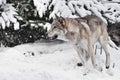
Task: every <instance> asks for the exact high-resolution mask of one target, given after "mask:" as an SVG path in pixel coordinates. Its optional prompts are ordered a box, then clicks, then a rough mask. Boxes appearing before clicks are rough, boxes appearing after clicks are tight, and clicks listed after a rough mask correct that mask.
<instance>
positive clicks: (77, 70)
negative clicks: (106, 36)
mask: <svg viewBox="0 0 120 80" xmlns="http://www.w3.org/2000/svg"><path fill="white" fill-rule="evenodd" d="M99 51H100V49H98V50H97V54H96V61H97V64H98V65H100V66H102V68H103V71H102V72H99V71H97V70H95V69H93V68H92V64H91V61H90V60H89V61H88V62H87V65H88V66H87V67H88V69H89V70H90V71H89V73H88V74H87V75H83V71H84V67H78V66H77V65H76V64H77V62H79V57H78V55H77V53H76V51H75V50H74V49H73V47H72V46H71V45H70V44H69V43H67V42H63V41H58V40H56V41H51V42H48V41H37V42H35V43H29V44H23V45H19V46H16V47H13V48H0V80H120V60H119V59H120V50H115V49H113V48H111V47H109V51H110V54H111V68H110V69H109V70H106V69H105V54H104V52H103V53H102V54H100V52H99Z"/></svg>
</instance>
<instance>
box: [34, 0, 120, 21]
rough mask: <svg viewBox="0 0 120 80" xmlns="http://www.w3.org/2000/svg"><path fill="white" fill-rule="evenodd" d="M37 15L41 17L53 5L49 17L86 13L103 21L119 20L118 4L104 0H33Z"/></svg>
mask: <svg viewBox="0 0 120 80" xmlns="http://www.w3.org/2000/svg"><path fill="white" fill-rule="evenodd" d="M33 1H34V5H35V6H36V8H37V11H38V13H39V16H40V17H41V18H42V17H43V15H44V14H45V13H46V11H47V10H50V8H51V6H53V10H52V11H51V12H50V14H49V18H54V17H55V14H57V15H58V16H63V17H71V18H74V17H84V16H86V15H91V14H94V15H97V16H99V17H100V18H101V19H103V21H105V22H106V23H107V21H106V17H107V19H108V21H109V20H110V21H112V22H116V21H117V22H120V8H119V7H120V4H118V3H102V2H103V1H104V0H33Z"/></svg>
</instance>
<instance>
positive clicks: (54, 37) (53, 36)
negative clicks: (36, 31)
mask: <svg viewBox="0 0 120 80" xmlns="http://www.w3.org/2000/svg"><path fill="white" fill-rule="evenodd" d="M57 37H58V35H50V34H47V39H48V40H54V39H57Z"/></svg>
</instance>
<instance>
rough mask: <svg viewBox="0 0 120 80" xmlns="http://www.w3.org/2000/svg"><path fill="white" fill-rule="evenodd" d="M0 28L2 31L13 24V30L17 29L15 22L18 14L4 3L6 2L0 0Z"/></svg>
mask: <svg viewBox="0 0 120 80" xmlns="http://www.w3.org/2000/svg"><path fill="white" fill-rule="evenodd" d="M0 4H1V7H0V14H1V15H0V26H1V28H2V29H5V28H6V27H10V25H11V24H13V27H14V29H19V22H18V21H17V19H18V18H19V17H18V14H17V12H16V9H15V8H14V7H13V4H8V3H6V0H3V1H2V0H0Z"/></svg>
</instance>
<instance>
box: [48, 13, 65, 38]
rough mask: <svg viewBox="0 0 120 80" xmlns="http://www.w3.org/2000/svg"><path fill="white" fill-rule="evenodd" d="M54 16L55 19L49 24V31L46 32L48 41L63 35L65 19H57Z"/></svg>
mask: <svg viewBox="0 0 120 80" xmlns="http://www.w3.org/2000/svg"><path fill="white" fill-rule="evenodd" d="M55 16H56V18H55V19H54V20H53V22H52V24H51V29H50V30H49V31H48V37H49V39H56V38H57V37H58V36H60V35H63V34H64V25H65V19H64V18H63V17H58V16H57V15H55Z"/></svg>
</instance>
